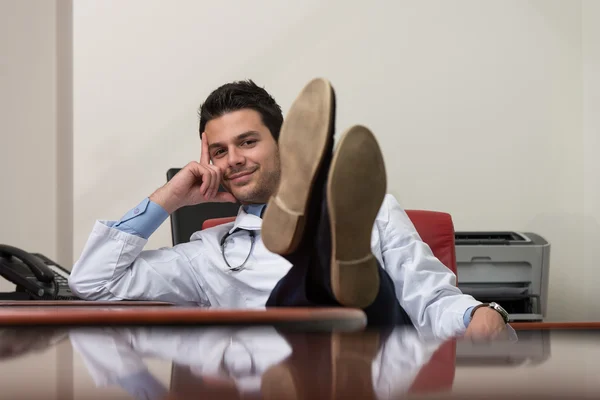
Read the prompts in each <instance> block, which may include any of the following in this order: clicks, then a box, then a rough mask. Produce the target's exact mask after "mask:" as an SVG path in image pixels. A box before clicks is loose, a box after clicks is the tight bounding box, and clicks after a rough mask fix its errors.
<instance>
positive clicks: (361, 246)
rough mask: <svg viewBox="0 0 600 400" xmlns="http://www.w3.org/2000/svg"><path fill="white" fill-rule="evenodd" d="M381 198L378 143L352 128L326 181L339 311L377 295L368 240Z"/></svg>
mask: <svg viewBox="0 0 600 400" xmlns="http://www.w3.org/2000/svg"><path fill="white" fill-rule="evenodd" d="M385 193H386V172H385V164H384V161H383V156H382V154H381V150H380V148H379V145H378V144H377V140H376V139H375V136H373V134H372V133H371V131H370V130H369V129H367V128H365V127H364V126H353V127H351V128H350V129H348V130H347V131H346V132H345V133H344V134H343V136H342V138H341V140H340V142H339V144H338V146H337V149H336V150H335V153H334V155H333V159H332V161H331V168H330V170H329V176H328V181H327V205H328V210H329V222H330V225H331V239H332V241H331V242H332V243H331V244H332V247H331V252H332V254H331V287H332V289H333V294H334V296H335V297H336V299H337V301H338V302H339V303H340V304H342V305H344V306H347V307H357V308H366V307H367V306H368V305H370V304H371V303H372V302H373V301H374V300H375V297H376V296H377V293H378V291H379V271H378V264H377V259H376V258H375V256H374V255H373V253H372V252H371V234H372V231H373V224H374V223H375V218H376V217H377V213H378V212H379V209H380V208H381V204H382V202H383V199H384V197H385Z"/></svg>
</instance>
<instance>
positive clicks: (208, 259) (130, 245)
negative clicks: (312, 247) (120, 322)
mask: <svg viewBox="0 0 600 400" xmlns="http://www.w3.org/2000/svg"><path fill="white" fill-rule="evenodd" d="M261 223H262V220H261V219H260V218H259V217H257V216H255V215H252V214H247V213H246V212H245V211H244V210H243V208H240V211H239V213H238V216H237V218H236V219H235V221H234V222H231V223H228V224H223V225H220V226H216V227H213V228H210V229H206V230H202V231H198V232H196V233H194V234H193V235H192V237H191V240H190V242H188V243H182V244H179V245H177V246H174V247H171V248H162V249H158V250H144V246H145V245H146V243H147V240H146V239H144V238H141V237H139V236H136V235H132V234H129V233H126V232H123V231H120V230H118V229H116V228H111V227H109V226H108V225H107V223H106V222H103V221H96V223H95V225H94V227H93V230H92V233H91V235H90V237H89V239H88V241H87V243H86V245H85V247H84V249H83V252H82V254H81V257H80V258H79V260H78V261H77V262H76V263H75V265H74V266H73V270H72V272H71V276H70V279H69V284H70V287H71V289H72V291H73V292H74V293H75V294H76V295H77V296H79V297H81V298H84V299H88V300H122V299H132V300H157V301H166V302H171V303H175V304H180V305H194V306H202V307H220V308H262V307H264V306H265V304H266V301H267V299H268V297H269V294H270V293H271V291H272V290H273V288H274V287H275V285H276V284H277V282H278V281H279V280H280V279H281V278H282V277H283V276H284V275H285V274H286V273H287V272H288V270H289V269H290V268H291V265H290V263H289V262H288V261H287V260H286V259H284V258H283V257H281V256H279V255H277V254H274V253H271V252H270V251H268V250H267V249H266V248H265V246H264V244H263V242H262V239H261V235H260V228H261ZM236 228H243V229H247V230H253V231H255V232H256V243H255V247H254V251H253V253H252V255H251V256H250V258H249V260H248V262H247V264H246V266H245V268H244V269H242V270H241V271H238V272H233V271H230V270H229V269H228V267H227V265H226V264H225V262H224V261H223V258H222V253H221V247H220V241H221V238H222V237H223V235H224V234H225V233H226V232H228V231H229V232H232V231H233V230H234V229H236ZM371 248H372V251H373V254H374V255H375V256H376V258H377V259H378V260H379V262H380V264H381V265H382V266H383V268H384V269H385V270H386V271H387V272H388V274H389V275H390V276H391V278H392V280H393V281H394V285H395V288H396V295H397V298H398V300H399V302H400V304H401V305H402V307H403V308H404V309H405V310H406V312H407V313H408V315H409V316H410V318H411V320H412V322H413V324H414V325H415V327H416V328H417V329H418V330H419V332H420V333H421V334H424V335H434V336H437V337H440V338H448V337H452V336H456V335H461V334H462V333H464V331H465V329H466V328H465V325H464V321H463V316H464V313H465V311H466V310H467V308H469V307H470V306H474V305H477V304H480V302H479V301H477V300H475V299H474V298H473V297H471V296H469V295H465V294H463V293H461V291H460V290H459V289H458V288H457V287H456V286H455V285H456V276H455V275H454V274H453V273H452V272H451V271H450V270H449V269H448V268H447V267H446V266H444V265H443V264H442V263H441V262H440V261H439V260H438V259H437V258H436V257H435V256H434V255H433V253H432V252H431V249H430V248H429V246H428V245H427V244H425V243H424V242H423V241H422V240H421V238H420V237H419V235H418V233H417V231H416V230H415V228H414V226H413V224H412V222H411V221H410V219H409V217H408V215H407V214H406V212H405V211H404V210H403V209H402V208H401V207H400V205H399V204H398V202H397V201H396V199H395V198H394V197H393V196H392V195H387V196H386V197H385V199H384V201H383V204H382V206H381V209H380V210H379V213H378V215H377V218H376V221H375V224H374V226H373V231H372V236H371ZM249 249H250V235H248V233H247V232H242V233H238V234H236V235H233V236H232V237H231V238H230V239H229V240H228V245H227V256H228V257H227V259H228V261H229V263H230V265H232V266H237V265H240V264H241V263H242V262H243V261H244V259H245V258H246V256H247V255H248V251H249Z"/></svg>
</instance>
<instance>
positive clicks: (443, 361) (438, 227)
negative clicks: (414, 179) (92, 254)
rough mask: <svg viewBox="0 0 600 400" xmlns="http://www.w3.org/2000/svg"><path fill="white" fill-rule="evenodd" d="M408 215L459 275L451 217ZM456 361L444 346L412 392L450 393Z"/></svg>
mask: <svg viewBox="0 0 600 400" xmlns="http://www.w3.org/2000/svg"><path fill="white" fill-rule="evenodd" d="M406 213H407V214H408V217H409V218H410V220H411V221H412V223H413V225H414V226H415V229H416V230H417V232H418V233H419V236H421V239H422V240H423V241H424V242H425V243H427V244H428V245H429V247H430V248H431V251H432V252H433V254H434V255H435V256H436V257H437V258H438V259H439V260H440V261H441V262H442V263H443V264H444V265H445V266H446V267H448V268H449V269H450V270H451V271H452V272H453V273H454V274H455V275H456V249H455V247H454V224H453V223H452V217H451V216H450V214H447V213H443V212H437V211H426V210H406ZM234 219H235V217H225V218H214V219H209V220H206V221H205V222H204V223H203V224H202V229H207V228H210V227H213V226H217V225H220V224H223V223H227V222H231V221H233V220H234ZM455 361H456V341H455V340H450V341H448V342H447V343H444V344H443V345H442V346H441V347H440V348H439V349H438V350H437V351H436V352H435V353H434V354H433V356H432V357H431V359H430V360H429V362H428V363H427V364H426V365H425V366H423V368H422V369H421V371H419V374H418V375H417V377H416V379H415V381H414V382H413V384H412V386H411V389H410V392H411V393H431V392H440V391H444V390H449V389H451V388H452V384H453V382H454V370H455Z"/></svg>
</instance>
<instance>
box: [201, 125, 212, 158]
mask: <svg viewBox="0 0 600 400" xmlns="http://www.w3.org/2000/svg"><path fill="white" fill-rule="evenodd" d="M201 141H202V153H201V155H200V163H201V164H203V165H210V153H209V152H208V140H207V139H206V132H202V139H201Z"/></svg>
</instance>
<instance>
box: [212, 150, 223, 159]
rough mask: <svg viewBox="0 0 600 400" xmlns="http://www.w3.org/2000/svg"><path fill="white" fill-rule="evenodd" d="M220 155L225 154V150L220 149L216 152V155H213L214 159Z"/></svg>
mask: <svg viewBox="0 0 600 400" xmlns="http://www.w3.org/2000/svg"><path fill="white" fill-rule="evenodd" d="M220 154H223V150H222V149H219V150H217V151H215V152H214V154H213V157H215V156H218V155H220Z"/></svg>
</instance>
